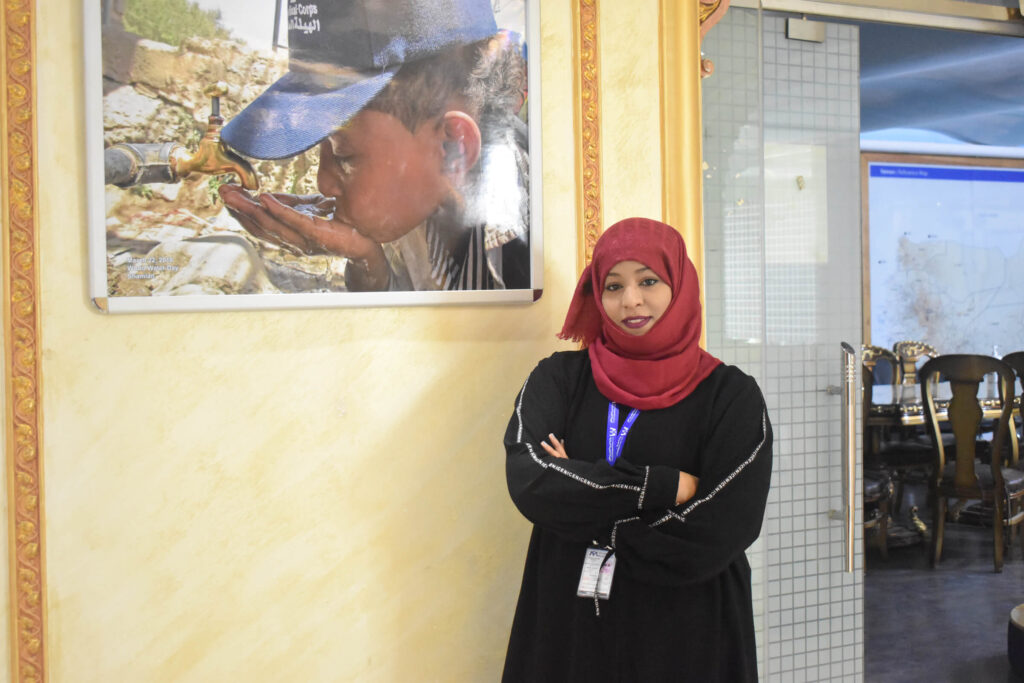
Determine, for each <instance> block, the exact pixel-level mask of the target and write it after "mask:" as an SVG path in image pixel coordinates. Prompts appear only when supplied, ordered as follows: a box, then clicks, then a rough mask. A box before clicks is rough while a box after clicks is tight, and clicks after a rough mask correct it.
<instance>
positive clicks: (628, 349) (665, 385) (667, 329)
mask: <svg viewBox="0 0 1024 683" xmlns="http://www.w3.org/2000/svg"><path fill="white" fill-rule="evenodd" d="M622 261H638V262H640V263H642V264H644V265H645V266H647V267H648V268H650V269H651V270H653V271H654V272H655V273H657V274H658V275H659V276H660V277H661V278H662V279H663V280H664V281H665V282H667V283H668V284H669V285H670V286H671V287H672V301H671V303H670V304H669V306H668V308H667V309H666V310H665V312H664V313H663V314H662V316H661V317H660V318H659V319H658V320H657V321H656V322H655V323H654V326H653V327H651V329H650V330H649V331H648V332H647V333H646V334H643V335H640V336H634V335H631V334H628V333H626V332H625V331H624V330H623V329H621V328H620V327H619V326H618V325H616V324H615V323H614V322H613V321H612V319H611V318H609V317H608V314H607V313H605V310H604V306H603V305H602V304H601V292H603V291H604V280H605V278H606V277H607V275H608V271H610V270H611V269H612V268H613V267H614V266H615V265H616V264H617V263H620V262H622ZM700 328H701V315H700V287H699V285H698V282H697V270H696V268H694V266H693V262H692V261H690V258H689V257H688V256H687V255H686V244H685V243H684V242H683V238H682V237H681V236H680V235H679V233H678V232H676V231H675V229H673V228H672V227H670V226H668V225H665V224H664V223H661V222H659V221H655V220H651V219H649V218H626V219H625V220H621V221H619V222H618V223H616V224H615V225H613V226H611V227H610V228H608V229H607V230H605V231H604V233H602V234H601V237H600V238H599V239H598V240H597V245H596V246H595V247H594V258H593V261H592V262H591V263H590V265H589V266H587V267H586V268H585V269H584V270H583V274H582V275H581V276H580V280H579V283H577V285H576V293H575V294H573V297H572V302H571V303H570V304H569V313H568V314H567V315H566V317H565V325H564V326H563V327H562V331H561V332H560V333H559V335H558V336H559V337H560V338H562V339H574V340H576V341H580V342H583V343H584V344H586V345H587V352H588V353H589V354H590V363H591V366H592V368H593V372H594V381H595V382H596V383H597V388H598V390H600V392H601V393H602V394H603V395H604V396H605V397H607V398H608V399H610V400H612V401H615V402H616V403H622V404H624V405H627V406H629V407H631V408H639V409H640V410H653V409H657V408H666V407H668V406H670V405H673V404H674V403H678V402H679V401H681V400H682V399H684V398H686V397H687V396H688V395H689V394H690V392H692V391H693V390H694V388H695V387H696V386H697V385H698V384H700V382H701V380H703V379H704V378H705V377H707V376H708V375H709V374H711V371H712V370H714V369H715V367H716V366H717V365H718V364H719V363H721V362H722V361H720V360H718V359H717V358H715V357H714V356H712V355H711V354H710V353H708V352H707V351H705V350H704V349H702V348H700V345H699V343H700Z"/></svg>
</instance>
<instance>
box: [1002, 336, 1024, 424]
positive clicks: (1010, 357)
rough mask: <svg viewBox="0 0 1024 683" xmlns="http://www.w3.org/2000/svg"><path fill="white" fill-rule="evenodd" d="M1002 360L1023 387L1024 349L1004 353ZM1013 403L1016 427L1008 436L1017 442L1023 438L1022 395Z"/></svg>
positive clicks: (1023, 397)
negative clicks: (1014, 404) (1015, 374)
mask: <svg viewBox="0 0 1024 683" xmlns="http://www.w3.org/2000/svg"><path fill="white" fill-rule="evenodd" d="M1003 362H1004V363H1006V364H1007V365H1009V366H1010V367H1011V368H1013V371H1014V372H1016V373H1017V378H1018V379H1019V380H1020V385H1021V389H1024V351H1014V352H1013V353H1008V354H1006V355H1005V356H1003ZM1015 403H1016V407H1017V425H1016V426H1017V428H1016V430H1014V431H1012V432H1011V434H1010V438H1014V439H1016V440H1017V442H1018V443H1019V442H1020V441H1021V440H1022V439H1024V395H1020V396H1018V397H1017V398H1016V400H1015ZM1011 417H1012V416H1011Z"/></svg>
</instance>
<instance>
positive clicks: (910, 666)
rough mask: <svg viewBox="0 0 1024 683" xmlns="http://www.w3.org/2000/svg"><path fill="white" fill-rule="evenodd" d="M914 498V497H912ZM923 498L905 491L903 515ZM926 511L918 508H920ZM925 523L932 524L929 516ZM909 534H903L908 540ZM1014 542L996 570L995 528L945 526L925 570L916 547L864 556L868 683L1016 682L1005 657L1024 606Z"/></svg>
mask: <svg viewBox="0 0 1024 683" xmlns="http://www.w3.org/2000/svg"><path fill="white" fill-rule="evenodd" d="M915 493H918V496H915V495H914V494H915ZM915 498H918V501H919V500H920V493H919V492H914V491H909V492H908V499H907V501H906V502H905V503H904V516H903V517H902V518H901V519H900V520H899V523H901V524H902V525H904V526H905V527H907V526H912V525H910V524H909V523H908V522H907V520H906V516H905V513H906V510H908V509H909V507H910V506H911V505H913V504H915V502H918V501H915ZM921 507H922V509H923V507H924V506H923V504H921ZM921 517H922V519H924V521H926V522H927V523H928V526H929V527H930V526H931V519H930V514H929V513H928V512H927V511H926V510H924V511H923V514H922V515H921ZM913 536H914V534H912V533H910V532H905V533H904V534H903V537H904V538H905V539H911V538H913ZM1022 554H1024V553H1022V550H1021V545H1020V543H1019V542H1017V543H1015V544H1014V547H1013V548H1012V549H1011V550H1010V552H1009V555H1008V557H1007V558H1006V561H1005V565H1004V568H1003V571H1002V573H999V574H997V573H995V572H994V571H993V562H992V530H991V529H989V528H986V527H980V526H973V525H965V524H949V523H947V525H946V534H945V541H944V543H943V556H942V561H941V562H940V563H939V565H938V566H937V567H936V568H935V569H931V568H930V567H929V566H928V558H927V555H926V547H925V546H924V545H922V544H921V543H917V544H915V545H905V546H903V547H896V548H890V550H889V558H888V559H887V560H884V559H882V558H881V556H880V555H879V554H878V553H877V551H876V550H875V549H873V548H872V549H870V550H869V552H868V556H867V573H866V575H865V580H864V612H865V617H864V660H865V661H864V670H865V681H866V682H867V683H961V682H962V683H988V682H993V683H1004V682H1011V681H1012V682H1015V683H1016V682H1019V681H1022V680H1024V679H1021V678H1017V677H1015V676H1014V674H1013V673H1012V672H1011V670H1010V665H1009V661H1008V660H1007V657H1006V629H1007V623H1008V620H1009V615H1010V610H1011V609H1013V607H1015V606H1016V605H1019V604H1021V603H1024V557H1022Z"/></svg>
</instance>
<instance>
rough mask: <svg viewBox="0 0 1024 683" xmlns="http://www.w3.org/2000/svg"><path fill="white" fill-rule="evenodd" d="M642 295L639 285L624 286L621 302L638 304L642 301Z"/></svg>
mask: <svg viewBox="0 0 1024 683" xmlns="http://www.w3.org/2000/svg"><path fill="white" fill-rule="evenodd" d="M643 300H644V298H643V296H642V295H641V294H640V288H639V287H632V286H630V287H626V288H625V289H624V290H623V293H622V303H623V304H624V305H626V306H631V307H632V306H639V305H640V304H641V303H643Z"/></svg>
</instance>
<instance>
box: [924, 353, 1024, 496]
mask: <svg viewBox="0 0 1024 683" xmlns="http://www.w3.org/2000/svg"><path fill="white" fill-rule="evenodd" d="M990 373H995V374H996V376H997V377H998V380H999V381H998V386H999V399H1000V402H1001V406H1002V409H1001V410H1000V413H999V421H998V423H997V424H996V428H995V431H994V434H993V439H992V454H993V457H992V459H991V467H992V478H993V480H994V481H995V483H996V488H997V490H998V489H1000V488H1001V487H1002V486H1003V474H1002V463H1001V460H1002V458H1001V457H996V454H1001V453H1002V452H1003V450H1002V448H1003V440H1004V438H1005V436H1006V431H1007V425H1008V424H1009V420H1010V412H1011V411H1012V410H1013V380H1014V377H1013V370H1012V369H1011V368H1010V366H1009V365H1007V364H1006V363H1004V362H1002V361H1001V360H999V359H998V358H992V357H991V356H979V355H973V354H948V355H945V356H939V357H938V358H932V359H931V360H929V361H928V362H927V363H925V364H924V366H922V368H921V371H920V382H921V393H922V395H923V398H924V415H925V424H927V425H928V433H929V434H930V435H931V437H932V445H933V446H934V449H935V453H936V454H937V462H936V469H935V472H934V473H933V476H934V477H936V479H941V477H942V470H943V468H944V467H945V465H946V452H945V449H944V447H943V443H942V433H941V429H940V422H939V420H938V419H937V415H936V410H935V398H934V396H933V392H934V390H935V386H936V382H935V381H934V380H937V379H938V376H939V375H940V374H941V375H942V376H943V377H944V378H945V379H946V380H947V381H949V384H950V388H951V389H952V393H953V398H952V399H950V401H949V407H948V408H947V415H948V419H949V424H950V426H951V427H952V432H953V438H954V443H955V444H956V476H955V484H954V485H955V486H956V488H957V489H963V491H964V492H965V497H970V496H968V495H967V492H968V491H971V490H973V489H976V487H977V477H976V474H975V471H974V458H975V448H976V444H977V441H976V438H977V436H978V432H979V429H980V427H981V421H982V419H983V417H984V415H983V410H982V405H981V401H980V400H979V399H978V386H979V385H980V384H981V382H982V381H983V380H984V379H985V375H987V374H990Z"/></svg>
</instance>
